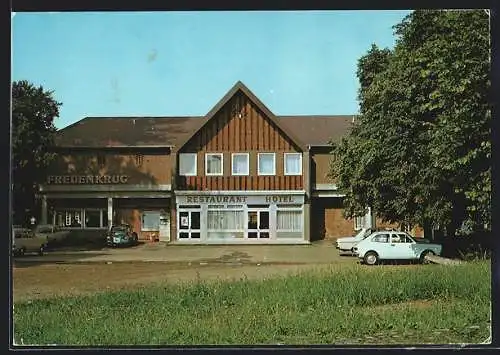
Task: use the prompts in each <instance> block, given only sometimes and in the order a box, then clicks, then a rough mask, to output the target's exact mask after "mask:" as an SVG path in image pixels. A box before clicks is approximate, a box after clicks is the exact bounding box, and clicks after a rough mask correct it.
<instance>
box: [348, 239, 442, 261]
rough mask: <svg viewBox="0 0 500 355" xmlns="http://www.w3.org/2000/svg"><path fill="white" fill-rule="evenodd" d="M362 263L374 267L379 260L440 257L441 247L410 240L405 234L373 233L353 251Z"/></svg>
mask: <svg viewBox="0 0 500 355" xmlns="http://www.w3.org/2000/svg"><path fill="white" fill-rule="evenodd" d="M353 251H354V254H355V255H357V256H358V258H359V259H360V261H361V262H362V263H365V264H368V265H375V264H378V263H379V262H380V260H419V261H420V262H422V263H423V262H425V256H426V255H440V254H441V251H442V245H440V244H434V243H430V242H429V241H427V240H425V239H421V240H419V239H416V238H412V237H411V236H410V235H409V234H408V233H405V232H386V231H383V232H375V233H373V234H372V235H370V236H369V237H368V238H366V239H365V240H363V241H361V242H359V243H358V245H356V246H355V247H354V249H353Z"/></svg>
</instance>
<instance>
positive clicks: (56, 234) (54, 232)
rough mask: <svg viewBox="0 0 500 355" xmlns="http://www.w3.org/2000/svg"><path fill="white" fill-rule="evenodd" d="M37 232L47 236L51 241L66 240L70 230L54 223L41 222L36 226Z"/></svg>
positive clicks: (40, 235)
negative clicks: (62, 228)
mask: <svg viewBox="0 0 500 355" xmlns="http://www.w3.org/2000/svg"><path fill="white" fill-rule="evenodd" d="M35 234H36V235H37V236H39V237H42V238H46V239H47V241H48V242H49V243H51V242H58V241H61V240H64V239H65V238H66V237H67V236H68V234H69V231H66V230H61V229H60V228H59V227H58V226H55V225H52V224H39V225H37V226H36V228H35Z"/></svg>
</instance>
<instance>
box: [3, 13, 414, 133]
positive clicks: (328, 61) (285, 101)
mask: <svg viewBox="0 0 500 355" xmlns="http://www.w3.org/2000/svg"><path fill="white" fill-rule="evenodd" d="M408 13H409V11H380V10H375V11H286V12H280V11H254V12H249V11H245V12H149V13H148V12H122V13H120V12H102V13H99V12H93V13H92V12H88V13H17V14H16V15H15V16H14V18H13V20H12V61H13V63H12V78H13V80H22V79H26V80H29V81H31V82H32V83H34V84H36V85H43V87H44V88H46V89H50V90H54V95H55V97H56V99H57V100H59V101H61V102H62V103H63V106H62V108H61V110H60V117H59V118H58V119H56V121H55V125H56V127H57V128H62V127H65V126H67V125H69V124H71V123H74V122H76V121H78V120H80V119H82V118H84V117H85V116H134V115H137V116H194V115H204V114H206V113H207V112H208V111H209V110H210V109H211V108H212V107H213V106H214V105H215V104H216V103H217V101H218V100H219V99H220V98H222V96H223V95H224V94H225V93H226V92H227V91H228V90H229V89H230V88H231V87H232V86H233V85H234V84H235V83H236V82H237V81H238V80H241V81H242V82H243V83H244V84H245V85H247V86H248V88H249V89H250V90H252V91H253V92H254V93H255V94H256V95H257V96H258V97H259V98H260V99H261V100H262V101H263V103H264V104H265V105H267V107H268V108H269V109H271V111H273V112H274V113H275V114H277V115H301V114H310V115H328V114H332V115H335V114H354V113H357V112H358V103H357V100H356V94H357V89H358V81H357V78H356V65H357V60H358V59H359V57H360V56H362V55H363V54H365V53H366V51H367V50H368V49H369V48H370V45H371V44H372V43H376V44H377V45H378V46H381V47H390V48H392V47H393V46H394V40H395V38H394V35H393V29H392V26H393V25H395V24H397V23H399V22H400V21H401V20H402V19H403V18H404V17H405V16H406V15H407V14H408Z"/></svg>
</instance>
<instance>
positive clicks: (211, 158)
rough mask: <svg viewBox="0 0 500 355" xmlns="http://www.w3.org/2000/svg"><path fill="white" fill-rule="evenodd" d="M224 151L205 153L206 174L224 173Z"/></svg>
mask: <svg viewBox="0 0 500 355" xmlns="http://www.w3.org/2000/svg"><path fill="white" fill-rule="evenodd" d="M222 158H223V154H222V153H208V154H205V175H207V176H211V175H212V176H213V175H217V176H219V175H222Z"/></svg>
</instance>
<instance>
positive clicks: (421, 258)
mask: <svg viewBox="0 0 500 355" xmlns="http://www.w3.org/2000/svg"><path fill="white" fill-rule="evenodd" d="M427 255H436V254H435V253H434V252H433V251H432V250H426V251H424V252H423V253H422V254H421V255H420V263H421V264H429V263H430V262H429V260H427V259H426V258H425V257H426V256H427Z"/></svg>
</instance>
